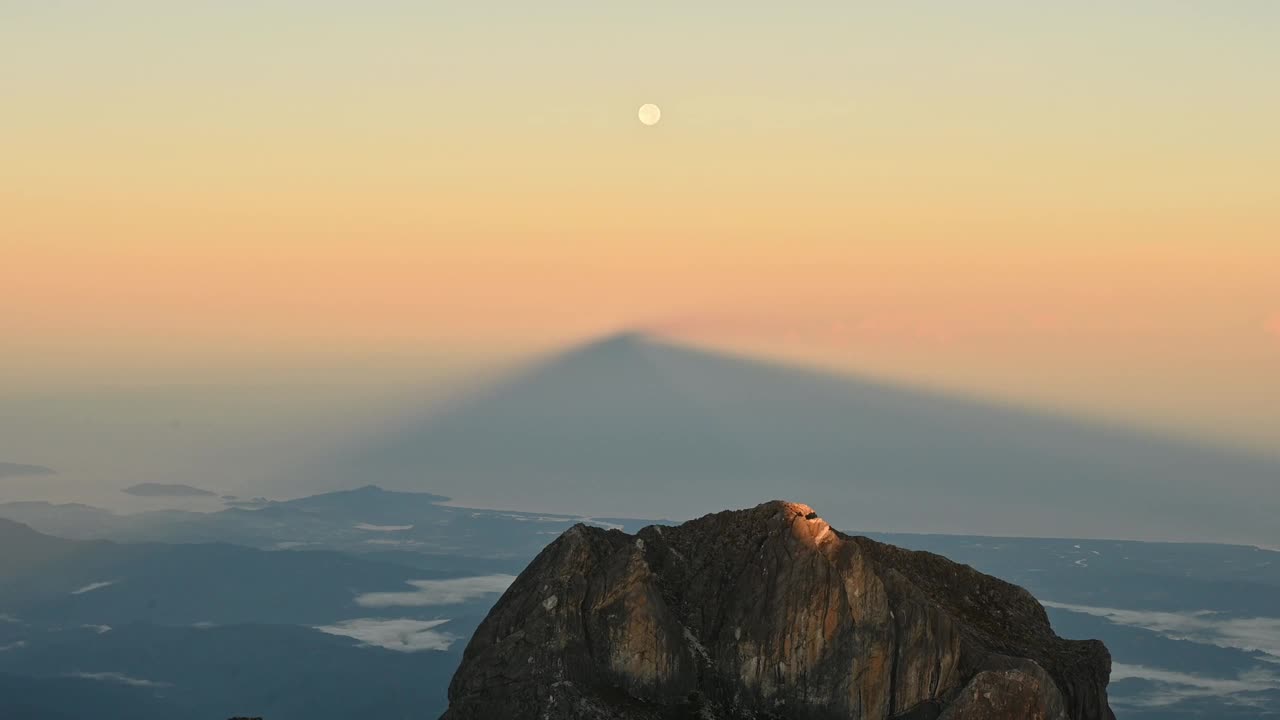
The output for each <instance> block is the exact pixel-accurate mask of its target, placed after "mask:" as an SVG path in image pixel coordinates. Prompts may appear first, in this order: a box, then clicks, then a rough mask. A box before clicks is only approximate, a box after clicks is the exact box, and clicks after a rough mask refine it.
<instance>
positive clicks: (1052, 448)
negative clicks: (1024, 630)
mask: <svg viewBox="0 0 1280 720" xmlns="http://www.w3.org/2000/svg"><path fill="white" fill-rule="evenodd" d="M331 469H332V470H334V471H335V472H337V473H338V474H339V476H340V477H341V478H342V479H343V481H344V482H347V483H348V484H363V483H369V482H376V483H379V484H383V485H386V486H389V487H395V488H399V489H416V490H428V491H431V492H438V493H441V494H444V495H448V496H450V497H452V498H454V500H455V501H456V502H457V503H459V504H462V505H468V506H479V507H504V508H517V509H521V510H533V511H544V512H553V511H554V512H569V513H579V514H607V515H612V516H630V517H674V518H682V517H692V516H695V515H698V514H701V513H704V512H710V511H713V510H717V509H721V508H725V507H748V506H751V505H753V504H755V503H757V502H760V501H764V500H768V499H771V498H775V497H783V496H785V497H793V498H799V499H801V500H803V501H805V502H807V503H810V504H813V505H819V506H821V507H823V508H824V512H825V513H826V516H827V519H828V520H830V521H831V522H832V523H833V524H836V525H837V526H839V527H844V528H850V529H855V528H857V529H867V530H871V529H875V530H891V531H900V532H939V533H960V534H966V533H967V534H1001V535H1032V536H1062V537H1081V536H1093V537H1122V538H1138V539H1182V540H1217V541H1223V540H1233V541H1247V542H1257V543H1266V544H1273V545H1274V544H1280V523H1276V522H1275V518H1276V516H1277V514H1280V513H1278V512H1277V511H1280V502H1278V501H1277V495H1276V493H1275V487H1276V483H1277V481H1278V480H1280V463H1277V462H1274V461H1272V460H1269V459H1266V458H1262V457H1256V456H1251V455H1248V454H1245V453H1237V452H1232V451H1226V450H1219V449H1213V448H1208V447H1200V446H1196V445H1192V444H1188V443H1184V442H1180V441H1176V440H1171V439H1166V438H1161V437H1157V436H1153V435H1146V434H1142V433H1139V432H1135V431H1129V430H1124V429H1119V428H1117V427H1113V426H1110V425H1106V424H1101V423H1099V424H1093V423H1089V422H1084V421H1079V420H1073V419H1068V418H1064V417H1060V416H1056V415H1053V414H1049V413H1037V412H1033V411H1027V410H1020V409H1013V408H1009V407H1004V406H1000V405H996V404H987V403H983V402H978V401H973V400H966V399H959V398H956V397H952V396H948V395H945V394H940V393H934V392H926V391H919V390H913V389H910V388H904V387H900V386H895V385H892V384H885V383H880V382H876V381H872V380H866V379H860V378H857V377H849V376H841V375H833V374H824V373H820V372H813V371H808V370H802V369H796V368H793V367H787V366H785V365H777V364H770V363H766V362H760V361H756V360H751V359H746V358H741V357H736V356H732V355H727V354H720V353H713V352H706V351H702V350H694V349H689V348H685V347H680V346H676V345H672V344H668V343H665V342H661V341H657V340H654V339H651V338H649V337H646V336H644V335H639V334H622V335H617V336H612V337H609V338H606V339H604V340H601V341H598V342H594V343H591V344H588V345H585V346H582V347H579V348H576V349H573V350H570V351H568V352H566V353H563V354H561V355H558V356H555V357H553V358H551V359H550V360H548V361H546V362H543V363H541V364H539V365H537V366H535V367H533V368H532V369H530V370H528V371H527V372H524V373H521V374H518V375H516V376H515V377H513V378H511V379H509V380H508V381H506V382H503V383H501V384H499V385H497V386H495V387H493V388H490V389H489V390H488V391H485V392H481V393H478V394H476V395H474V396H472V397H470V398H469V399H467V400H466V401H465V402H462V403H460V404H458V405H456V406H454V407H452V408H451V409H449V410H448V411H446V412H443V413H441V414H438V415H435V416H430V417H426V418H422V419H419V420H413V421H408V422H406V423H404V425H403V426H402V427H399V428H396V429H394V430H392V431H390V432H387V433H385V434H384V435H383V436H380V437H378V438H376V439H375V440H374V441H372V442H370V443H369V444H368V445H367V446H364V447H362V448H360V449H359V450H358V451H355V452H353V453H351V454H349V455H347V456H344V457H341V458H340V459H339V460H338V461H337V462H336V463H335V464H334V466H333V467H332V468H331Z"/></svg>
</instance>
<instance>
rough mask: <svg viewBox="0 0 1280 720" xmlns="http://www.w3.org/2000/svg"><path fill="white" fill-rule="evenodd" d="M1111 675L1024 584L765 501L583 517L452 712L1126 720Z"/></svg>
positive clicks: (473, 664)
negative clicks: (1062, 632)
mask: <svg viewBox="0 0 1280 720" xmlns="http://www.w3.org/2000/svg"><path fill="white" fill-rule="evenodd" d="M1110 671H1111V660H1110V656H1109V654H1108V653H1107V650H1106V648H1105V647H1103V645H1102V644H1101V643H1099V642H1097V641H1084V642H1080V641H1069V640H1063V639H1061V638H1059V637H1057V636H1056V635H1054V633H1053V631H1052V629H1050V627H1049V621H1048V618H1047V617H1046V615H1045V612H1044V609H1043V608H1042V607H1041V606H1040V604H1039V603H1037V602H1036V600H1035V599H1034V598H1033V597H1031V595H1030V594H1029V593H1027V592H1026V591H1025V590H1022V589H1021V588H1018V587H1016V586H1014V585H1010V584H1008V583H1005V582H1002V581H1000V580H997V579H995V578H992V577H988V576H986V575H982V574H981V573H979V572H977V571H975V570H973V569H972V568H969V567H967V566H962V565H958V564H956V563H953V562H951V561H949V560H946V559H945V558H942V557H939V556H937V555H932V554H929V553H918V552H911V551H907V550H902V549H899V548H896V547H893V546H889V545H884V544H881V543H877V542H874V541H872V540H869V539H867V538H861V537H848V536H845V535H842V534H840V533H838V532H836V531H835V530H833V529H832V528H831V526H829V525H828V524H827V523H826V522H824V521H823V520H822V519H820V518H818V516H817V515H816V514H815V513H814V512H813V510H812V509H810V508H809V507H807V506H805V505H799V504H794V503H784V502H771V503H766V504H764V505H760V506H758V507H756V508H753V509H751V510H743V511H734V512H723V513H718V514H715V515H708V516H706V517H703V518H700V519H698V520H693V521H690V522H688V523H685V524H684V525H681V526H678V527H658V526H653V527H648V528H645V529H643V530H641V531H640V532H639V533H637V534H635V535H627V534H625V533H622V532H619V531H617V530H610V531H605V530H601V529H599V528H594V527H589V526H585V525H578V526H576V527H574V528H572V529H570V530H569V531H567V532H566V533H565V534H564V535H562V536H561V537H560V538H559V539H558V540H556V541H555V542H554V543H552V544H551V545H550V546H548V547H547V548H546V549H545V550H544V551H543V552H542V553H541V554H540V555H539V556H538V557H537V559H535V560H534V561H533V563H532V564H530V566H529V567H528V568H527V569H526V570H525V571H524V572H523V573H522V574H521V575H520V577H519V579H518V580H516V582H515V583H514V584H513V585H512V586H511V588H510V589H509V590H508V591H507V593H506V594H505V595H504V596H503V597H502V599H501V600H500V601H499V602H498V604H497V605H496V606H495V607H494V608H493V610H492V611H491V612H490V613H489V616H488V618H486V619H485V621H484V623H483V624H482V625H481V626H480V628H479V630H478V631H477V632H476V634H475V636H474V637H473V638H472V640H471V643H470V645H468V647H467V650H466V653H465V656H464V658H463V661H462V665H461V667H460V668H459V669H458V672H457V674H456V675H455V676H454V678H453V682H452V684H451V685H450V687H449V700H450V706H449V710H448V711H447V712H446V713H445V715H444V720H491V719H493V718H511V719H517V718H537V719H539V720H566V719H568V718H583V719H599V720H606V719H607V720H633V719H634V720H640V719H646V720H648V719H653V720H657V719H659V718H661V719H670V720H675V719H678V718H689V719H694V718H697V719H700V720H713V719H714V720H747V719H748V718H751V719H760V720H763V719H765V718H777V719H780V720H781V719H784V718H785V719H787V720H835V719H837V718H839V719H841V720H848V719H851V718H858V719H863V720H885V719H889V718H895V719H897V720H907V719H910V720H935V719H937V720H1068V719H1069V720H1113V718H1114V716H1113V715H1112V714H1111V711H1110V709H1109V708H1108V706H1107V695H1106V686H1107V679H1108V676H1109V675H1110Z"/></svg>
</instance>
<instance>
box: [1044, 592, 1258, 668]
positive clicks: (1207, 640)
mask: <svg viewBox="0 0 1280 720" xmlns="http://www.w3.org/2000/svg"><path fill="white" fill-rule="evenodd" d="M1041 604H1042V605H1044V606H1045V607H1050V608H1056V609H1059V610H1067V611H1069V612H1076V613H1084V614H1086V615H1093V616H1095V617H1100V618H1106V619H1107V620H1110V621H1111V622H1113V623H1115V624H1117V625H1128V626H1131V627H1139V628H1143V629H1145V630H1150V631H1152V632H1155V633H1159V634H1160V635H1163V636H1164V637H1167V638H1169V639H1171V640H1189V641H1191V642H1197V643H1201V644H1204V645H1216V646H1218V647H1224V648H1234V649H1237V650H1246V651H1250V652H1260V653H1265V654H1266V655H1268V656H1269V659H1271V660H1273V661H1276V662H1280V618H1273V617H1253V618H1239V617H1229V616H1226V615H1223V614H1222V613H1218V612H1214V611H1212V610H1196V611H1192V612H1156V611H1151V610H1122V609H1119V608H1108V607H1093V606H1090V605H1072V604H1070V603H1059V602H1052V601H1048V600H1042V601H1041Z"/></svg>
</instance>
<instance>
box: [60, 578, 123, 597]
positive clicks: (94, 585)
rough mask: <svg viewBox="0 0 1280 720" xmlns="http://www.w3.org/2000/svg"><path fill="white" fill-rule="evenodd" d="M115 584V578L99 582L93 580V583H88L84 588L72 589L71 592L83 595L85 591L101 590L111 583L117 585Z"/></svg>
mask: <svg viewBox="0 0 1280 720" xmlns="http://www.w3.org/2000/svg"><path fill="white" fill-rule="evenodd" d="M115 584H116V581H115V580H101V581H99V582H92V583H89V584H88V585H85V586H84V587H82V588H79V589H78V590H72V591H71V594H72V595H83V594H85V593H88V592H93V591H94V590H101V589H102V588H104V587H110V586H111V585H115Z"/></svg>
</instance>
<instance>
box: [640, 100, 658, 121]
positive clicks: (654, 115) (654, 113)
mask: <svg viewBox="0 0 1280 720" xmlns="http://www.w3.org/2000/svg"><path fill="white" fill-rule="evenodd" d="M637 114H638V115H639V116H640V122H642V123H644V124H645V125H657V124H658V121H659V120H661V119H662V108H659V107H658V106H657V105H654V104H653V103H645V104H644V105H641V106H640V112H639V113H637Z"/></svg>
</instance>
